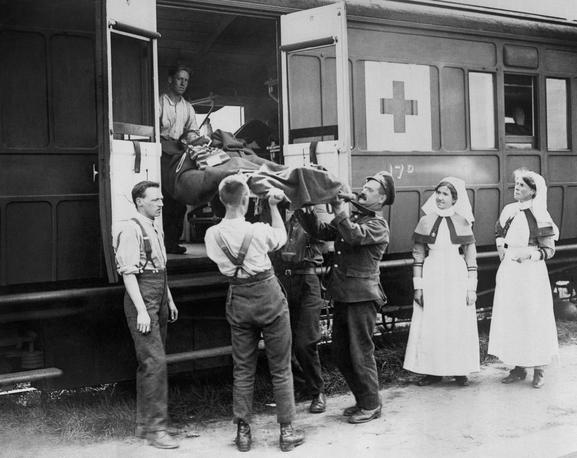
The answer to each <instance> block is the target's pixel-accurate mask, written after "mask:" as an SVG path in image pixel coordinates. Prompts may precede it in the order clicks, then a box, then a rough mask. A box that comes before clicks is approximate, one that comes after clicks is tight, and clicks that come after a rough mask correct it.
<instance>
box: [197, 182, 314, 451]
mask: <svg viewBox="0 0 577 458" xmlns="http://www.w3.org/2000/svg"><path fill="white" fill-rule="evenodd" d="M218 191H219V197H220V200H221V202H222V203H223V204H224V206H225V208H226V214H225V216H224V218H223V220H222V221H221V222H220V223H219V224H217V225H216V226H213V227H211V228H209V229H208V230H207V231H206V235H205V238H204V240H205V243H206V253H207V255H208V257H209V258H210V259H211V260H212V261H214V262H215V263H216V264H217V265H218V268H219V270H220V272H221V273H222V274H223V275H225V276H227V277H228V281H229V284H230V286H229V294H228V298H227V303H226V318H227V320H228V322H229V324H230V327H231V340H232V358H233V362H234V368H233V379H234V385H233V386H234V387H233V414H234V422H235V423H236V424H237V435H236V440H235V442H236V446H237V448H238V450H239V451H241V452H247V451H249V450H250V448H251V445H252V436H251V431H250V420H251V417H252V400H253V393H254V380H255V372H256V364H257V358H258V341H259V338H260V334H261V333H262V336H263V340H264V343H265V348H266V354H267V359H268V366H269V370H270V372H271V375H272V384H273V389H274V397H275V402H276V408H277V421H278V423H279V424H280V437H279V445H280V448H281V450H282V451H285V452H286V451H289V450H292V449H293V448H294V447H296V446H298V445H300V444H302V443H303V442H304V432H303V431H301V430H297V429H293V427H292V421H293V420H294V418H295V401H294V394H293V378H292V371H291V345H292V342H291V330H290V318H289V309H288V303H287V301H286V298H285V296H284V294H283V292H282V289H281V286H280V284H279V282H278V279H277V278H276V276H275V275H274V271H273V269H272V264H271V261H270V258H269V256H268V253H269V252H270V251H274V250H278V249H279V248H280V247H281V246H283V245H284V244H285V243H286V240H287V234H286V230H285V226H284V222H283V220H282V217H281V215H280V213H279V210H278V207H277V205H278V204H279V202H281V201H282V200H283V198H284V194H283V192H282V191H280V190H278V189H272V190H270V191H269V194H268V196H267V197H268V203H269V206H270V212H271V224H270V225H268V224H264V223H254V224H251V223H250V222H248V221H246V220H245V215H246V211H247V209H248V203H249V189H248V186H247V184H246V180H245V179H244V178H242V176H241V175H238V174H237V175H231V176H228V177H226V178H225V179H224V180H222V181H221V183H220V185H219V188H218Z"/></svg>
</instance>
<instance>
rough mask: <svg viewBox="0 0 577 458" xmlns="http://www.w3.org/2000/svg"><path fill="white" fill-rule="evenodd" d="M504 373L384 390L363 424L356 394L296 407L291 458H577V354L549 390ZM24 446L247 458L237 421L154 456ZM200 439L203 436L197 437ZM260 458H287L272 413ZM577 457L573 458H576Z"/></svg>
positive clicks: (549, 375) (57, 452) (570, 353)
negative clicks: (377, 408)
mask: <svg viewBox="0 0 577 458" xmlns="http://www.w3.org/2000/svg"><path fill="white" fill-rule="evenodd" d="M507 369H508V368H506V367H505V366H504V365H503V364H501V363H499V362H496V363H490V364H487V365H485V366H483V368H482V370H481V372H480V373H477V374H473V375H472V377H471V385H470V386H468V387H458V386H456V385H455V384H454V383H453V382H451V381H450V379H446V380H445V381H444V382H443V383H442V384H439V385H434V386H430V387H418V386H416V385H412V384H410V385H406V386H398V385H397V386H393V387H390V388H386V389H384V390H382V391H381V395H382V398H383V416H382V417H381V418H380V419H378V420H375V421H372V422H370V423H366V424H364V425H349V424H348V423H346V422H345V421H344V419H343V418H342V417H341V415H340V414H341V411H342V409H343V408H345V407H347V406H349V405H350V404H351V396H350V395H342V396H333V397H331V398H329V403H328V409H327V412H326V413H324V414H320V415H311V414H309V413H308V412H307V407H308V405H307V404H306V403H301V404H298V415H297V420H296V421H295V425H297V426H298V427H301V428H304V429H305V430H306V434H307V440H306V442H305V444H303V445H302V446H300V447H298V448H296V449H295V450H294V451H292V452H290V455H289V456H293V457H295V458H296V457H307V458H309V457H331V458H337V457H355V456H363V457H384V456H387V457H437V456H438V457H453V456H454V457H539V458H542V457H561V456H577V396H576V394H577V345H576V344H567V345H564V346H562V347H561V358H560V361H559V362H558V363H555V364H553V365H552V366H551V367H550V368H549V369H548V370H547V372H546V374H545V376H546V383H545V386H544V387H543V388H542V389H540V390H536V389H534V388H532V386H531V384H530V380H529V379H530V378H531V373H530V374H529V377H528V380H526V381H524V382H520V383H517V384H514V385H503V384H501V383H499V381H500V379H501V378H502V377H504V376H505V375H506V374H507ZM20 433H21V434H20V435H19V437H18V438H15V437H13V435H11V437H7V436H6V434H8V433H7V432H6V431H1V432H0V443H1V444H3V446H2V449H0V456H2V457H32V456H34V457H47V458H48V457H50V458H68V457H71V458H72V457H74V458H76V457H94V458H96V457H98V458H101V457H122V458H131V457H145V458H146V457H156V456H159V457H160V456H170V455H172V456H185V455H186V456H196V457H211V458H214V457H228V456H240V455H241V453H240V452H237V451H236V448H235V446H234V444H233V439H234V434H235V430H234V426H233V425H232V424H231V423H230V422H229V421H218V422H208V423H206V424H204V425H203V426H202V427H201V428H199V429H198V430H196V431H192V432H191V433H190V434H188V435H189V436H191V437H182V442H181V447H180V448H179V449H177V450H173V451H162V450H156V449H154V448H153V447H150V446H148V445H146V443H145V442H144V441H141V440H136V439H126V440H117V441H103V442H98V443H96V444H90V445H84V446H81V445H69V444H63V443H61V442H58V441H55V440H54V439H53V438H51V436H38V435H29V434H27V431H20ZM195 433H198V437H192V436H195V435H196V434H195ZM253 438H254V443H253V449H252V450H251V452H250V454H251V456H254V457H271V456H281V455H282V456H287V455H285V454H283V453H282V452H280V450H279V449H278V427H277V425H276V423H275V417H274V412H273V409H271V412H270V413H268V414H263V415H259V416H257V418H256V419H255V421H254V423H253ZM574 453H575V455H573V454H574Z"/></svg>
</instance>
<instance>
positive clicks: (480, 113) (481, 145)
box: [469, 72, 495, 149]
mask: <svg viewBox="0 0 577 458" xmlns="http://www.w3.org/2000/svg"><path fill="white" fill-rule="evenodd" d="M494 85H495V84H494V78H493V75H492V74H491V73H476V72H469V119H470V122H471V149H493V148H495V88H494Z"/></svg>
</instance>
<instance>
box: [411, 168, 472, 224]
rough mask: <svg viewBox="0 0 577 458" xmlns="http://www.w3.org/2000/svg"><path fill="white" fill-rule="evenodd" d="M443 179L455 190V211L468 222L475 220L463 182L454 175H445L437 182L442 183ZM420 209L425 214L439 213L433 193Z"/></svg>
mask: <svg viewBox="0 0 577 458" xmlns="http://www.w3.org/2000/svg"><path fill="white" fill-rule="evenodd" d="M443 181H445V182H447V183H451V184H452V185H453V187H454V188H455V190H456V191H457V201H456V202H455V203H454V204H453V208H454V209H455V213H458V214H459V215H461V216H462V217H463V218H465V219H466V220H467V221H468V222H469V223H472V222H473V221H475V217H474V216H473V210H472V209H471V203H470V202H469V196H468V195H467V189H466V188H465V182H464V181H463V180H461V179H460V178H456V177H445V178H443V179H442V180H441V181H440V182H439V183H442V182H443ZM421 209H422V210H423V212H425V214H426V215H428V214H430V213H439V207H437V203H436V197H435V193H433V194H432V195H431V197H429V198H428V199H427V201H426V202H425V204H424V205H423V206H422V207H421Z"/></svg>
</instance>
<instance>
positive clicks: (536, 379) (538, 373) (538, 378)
mask: <svg viewBox="0 0 577 458" xmlns="http://www.w3.org/2000/svg"><path fill="white" fill-rule="evenodd" d="M544 384H545V371H544V370H543V369H533V388H541V387H542V386H543V385H544Z"/></svg>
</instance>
